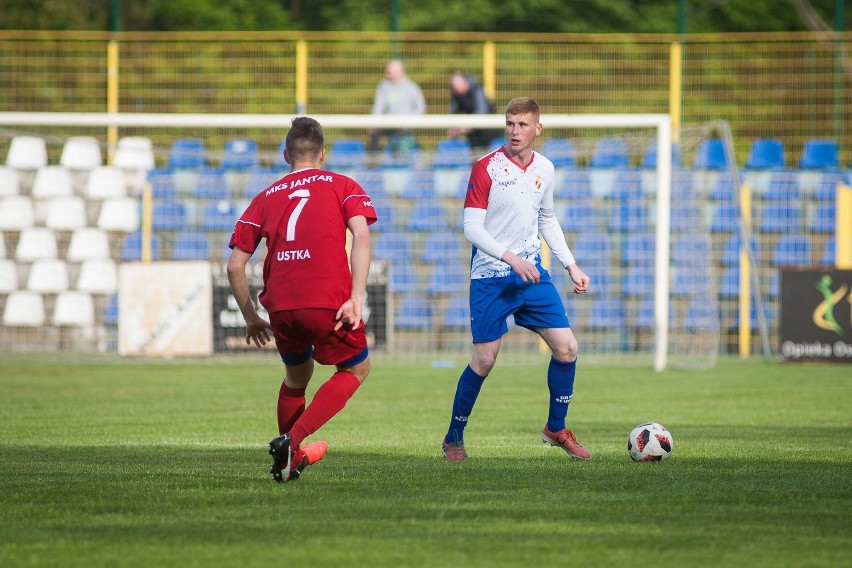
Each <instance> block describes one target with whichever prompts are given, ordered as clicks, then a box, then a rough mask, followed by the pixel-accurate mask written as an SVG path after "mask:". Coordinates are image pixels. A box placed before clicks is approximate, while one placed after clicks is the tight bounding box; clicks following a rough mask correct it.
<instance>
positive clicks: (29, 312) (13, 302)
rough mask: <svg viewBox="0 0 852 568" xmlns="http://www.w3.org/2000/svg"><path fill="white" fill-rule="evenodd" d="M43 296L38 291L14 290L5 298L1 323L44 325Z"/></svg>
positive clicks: (25, 325) (20, 325) (19, 325)
mask: <svg viewBox="0 0 852 568" xmlns="http://www.w3.org/2000/svg"><path fill="white" fill-rule="evenodd" d="M44 321H45V313H44V298H43V297H42V295H41V294H39V293H38V292H32V291H29V290H16V291H14V292H12V293H11V294H9V297H8V298H7V299H6V308H5V309H4V310H3V325H5V326H15V327H41V326H42V325H44Z"/></svg>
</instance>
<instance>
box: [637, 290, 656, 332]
mask: <svg viewBox="0 0 852 568" xmlns="http://www.w3.org/2000/svg"><path fill="white" fill-rule="evenodd" d="M633 327H634V328H636V329H642V330H652V329H654V328H656V327H657V324H656V321H655V314H654V297H653V296H649V297H646V298H642V301H641V302H639V307H638V308H637V309H636V317H635V318H634V320H633Z"/></svg>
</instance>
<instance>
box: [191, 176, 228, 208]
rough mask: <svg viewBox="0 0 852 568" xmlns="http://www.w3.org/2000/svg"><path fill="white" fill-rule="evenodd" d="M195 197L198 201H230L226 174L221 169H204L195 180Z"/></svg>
mask: <svg viewBox="0 0 852 568" xmlns="http://www.w3.org/2000/svg"><path fill="white" fill-rule="evenodd" d="M193 195H194V196H195V198H196V199H212V200H217V201H218V200H221V199H228V185H227V183H226V182H225V172H224V171H222V170H219V169H202V170H200V171H199V172H198V175H197V176H196V178H195V188H194V189H193Z"/></svg>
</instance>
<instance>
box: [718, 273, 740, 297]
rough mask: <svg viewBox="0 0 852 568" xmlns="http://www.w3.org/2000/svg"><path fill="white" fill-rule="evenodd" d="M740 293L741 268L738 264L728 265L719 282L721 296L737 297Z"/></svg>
mask: <svg viewBox="0 0 852 568" xmlns="http://www.w3.org/2000/svg"><path fill="white" fill-rule="evenodd" d="M739 295H740V268H739V266H737V265H734V266H728V267H726V268H725V270H724V272H722V281H721V283H720V284H719V297H721V298H737V297H739Z"/></svg>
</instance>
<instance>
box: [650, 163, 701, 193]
mask: <svg viewBox="0 0 852 568" xmlns="http://www.w3.org/2000/svg"><path fill="white" fill-rule="evenodd" d="M654 189H655V190H656V188H654ZM671 196H672V199H688V200H696V199H698V197H699V196H698V192H697V191H696V190H695V180H694V179H693V176H692V172H691V171H689V170H674V171H672V191H671Z"/></svg>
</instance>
